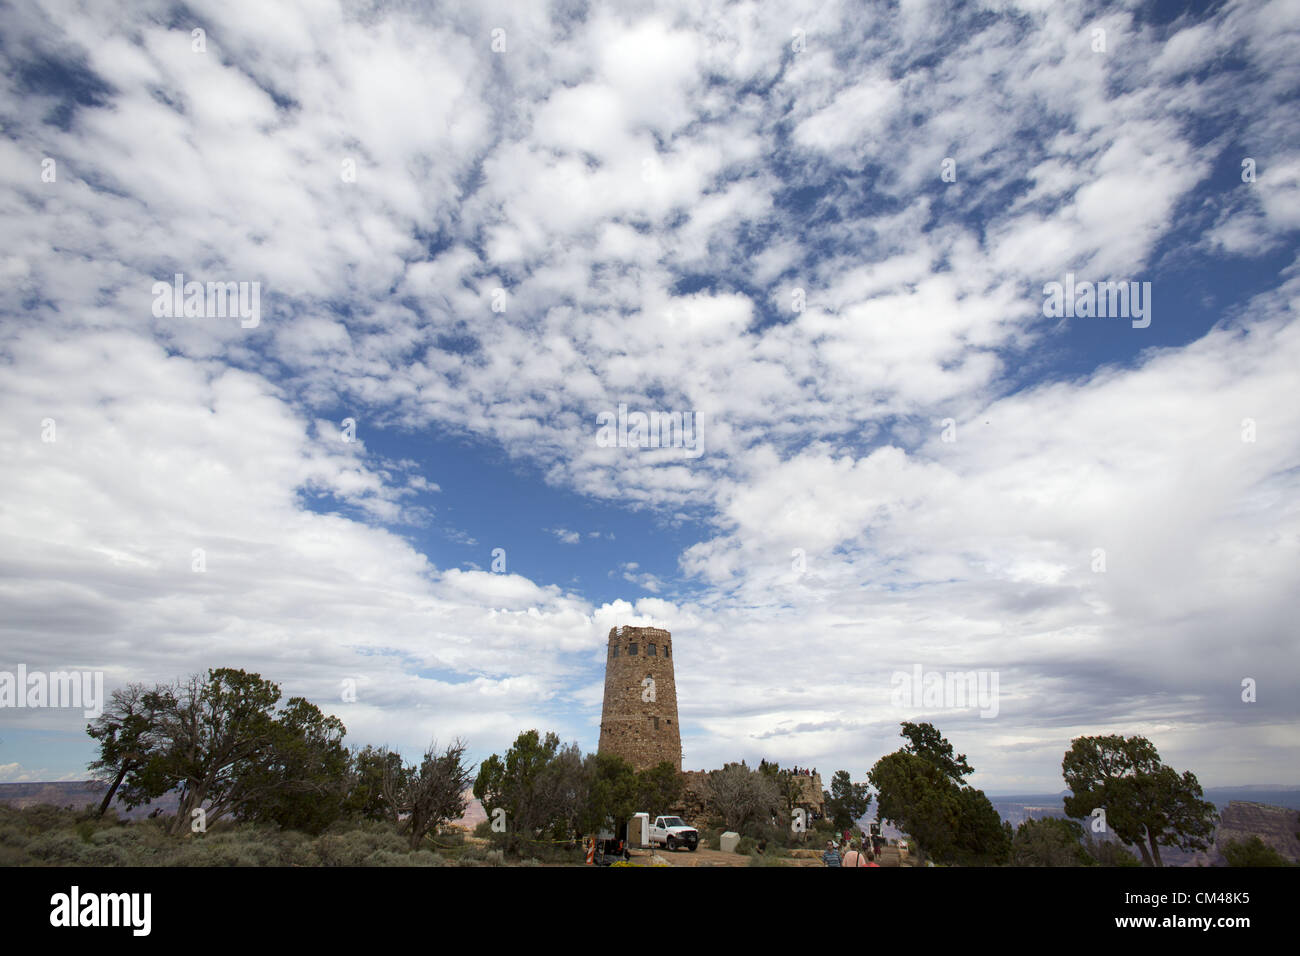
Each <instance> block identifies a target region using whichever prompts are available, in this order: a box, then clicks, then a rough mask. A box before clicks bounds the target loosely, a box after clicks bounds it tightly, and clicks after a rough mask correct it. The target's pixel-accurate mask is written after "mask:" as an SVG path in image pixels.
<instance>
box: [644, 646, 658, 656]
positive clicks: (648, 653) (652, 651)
mask: <svg viewBox="0 0 1300 956" xmlns="http://www.w3.org/2000/svg"><path fill="white" fill-rule="evenodd" d="M645 655H646V657H658V656H659V655H658V654H657V653H656V652H655V646H654V645H653V644H647V645H646V648H645Z"/></svg>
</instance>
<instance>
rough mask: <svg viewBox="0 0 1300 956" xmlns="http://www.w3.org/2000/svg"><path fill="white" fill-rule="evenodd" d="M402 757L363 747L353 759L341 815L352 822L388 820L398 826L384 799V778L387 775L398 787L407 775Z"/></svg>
mask: <svg viewBox="0 0 1300 956" xmlns="http://www.w3.org/2000/svg"><path fill="white" fill-rule="evenodd" d="M409 772H410V768H408V767H407V766H406V765H405V764H404V763H403V761H402V755H401V754H399V753H397V752H395V751H392V750H389V749H388V748H387V747H372V746H366V747H364V748H363V749H360V750H356V751H355V752H354V753H353V755H352V761H351V771H350V773H349V774H348V792H347V795H346V796H345V797H344V799H343V814H344V816H346V817H347V818H348V819H352V820H357V819H360V820H387V821H389V822H391V823H397V811H396V810H395V809H394V808H393V805H392V804H391V803H389V802H388V801H387V800H386V799H384V775H385V773H387V774H389V775H390V776H391V777H392V778H393V780H394V782H395V783H396V785H397V786H398V787H404V786H406V783H407V781H405V780H403V779H401V777H402V775H403V774H406V773H409Z"/></svg>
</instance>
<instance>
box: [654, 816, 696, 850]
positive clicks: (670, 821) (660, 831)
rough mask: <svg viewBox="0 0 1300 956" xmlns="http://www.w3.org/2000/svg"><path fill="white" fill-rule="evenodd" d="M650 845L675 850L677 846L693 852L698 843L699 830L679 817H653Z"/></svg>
mask: <svg viewBox="0 0 1300 956" xmlns="http://www.w3.org/2000/svg"><path fill="white" fill-rule="evenodd" d="M650 845H651V846H664V847H667V848H668V849H670V850H675V849H677V848H678V847H679V846H684V847H686V849H688V850H690V851H692V852H694V851H695V850H696V849H698V848H699V845H700V831H699V830H697V829H695V827H692V826H688V825H687V824H686V822H685V821H684V820H683V819H682V818H681V817H655V820H654V823H652V824H650Z"/></svg>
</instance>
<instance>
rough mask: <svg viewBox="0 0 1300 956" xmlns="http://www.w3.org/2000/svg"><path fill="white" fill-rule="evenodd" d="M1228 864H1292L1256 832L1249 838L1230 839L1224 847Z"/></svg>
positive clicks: (1224, 854)
mask: <svg viewBox="0 0 1300 956" xmlns="http://www.w3.org/2000/svg"><path fill="white" fill-rule="evenodd" d="M1223 856H1224V858H1225V859H1226V860H1227V861H1228V866H1291V865H1292V864H1291V863H1290V861H1288V860H1287V858H1286V857H1284V856H1283V855H1282V854H1281V853H1278V852H1277V850H1275V849H1273V848H1272V847H1271V846H1269V845H1268V844H1267V843H1265V842H1264V841H1263V840H1261V839H1260V838H1259V836H1258V834H1256V835H1255V836H1252V837H1251V838H1250V839H1249V840H1229V841H1228V842H1227V843H1226V844H1224V847H1223Z"/></svg>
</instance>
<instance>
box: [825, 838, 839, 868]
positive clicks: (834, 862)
mask: <svg viewBox="0 0 1300 956" xmlns="http://www.w3.org/2000/svg"><path fill="white" fill-rule="evenodd" d="M822 862H823V863H825V864H826V865H827V866H839V865H840V851H839V850H837V849H835V841H834V840H827V841H826V851H825V852H824V853H823V854H822Z"/></svg>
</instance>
